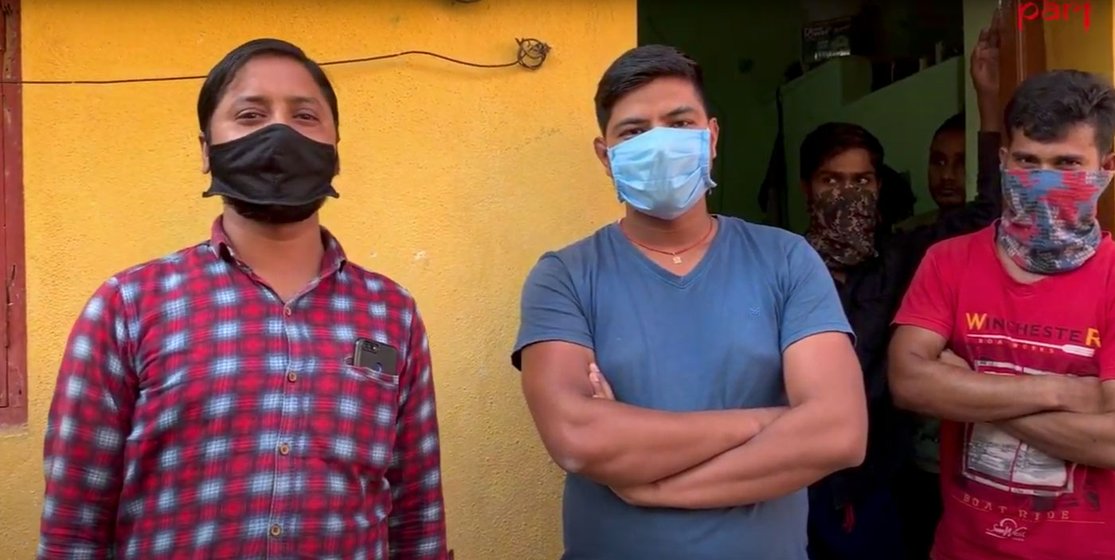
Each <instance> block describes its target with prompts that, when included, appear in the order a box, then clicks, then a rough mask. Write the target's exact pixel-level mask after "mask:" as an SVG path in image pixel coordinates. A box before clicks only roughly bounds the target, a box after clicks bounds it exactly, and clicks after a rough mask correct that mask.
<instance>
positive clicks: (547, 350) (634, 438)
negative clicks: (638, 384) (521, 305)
mask: <svg viewBox="0 0 1115 560" xmlns="http://www.w3.org/2000/svg"><path fill="white" fill-rule="evenodd" d="M592 361H593V355H592V351H591V350H589V349H588V348H585V347H583V346H578V345H576V344H571V343H567V342H539V343H536V344H531V345H529V346H527V347H526V348H524V349H523V351H522V370H523V374H522V385H523V394H524V395H525V396H526V401H527V406H528V407H529V408H530V412H531V415H532V416H533V417H534V423H535V425H536V426H537V428H538V432H539V435H540V436H541V437H542V442H543V444H544V445H545V446H546V450H547V451H548V452H549V453H550V456H551V457H553V459H554V461H555V462H556V463H557V464H558V465H559V466H560V467H561V468H562V469H564V470H566V471H568V472H571V473H576V474H580V475H582V476H585V477H588V478H590V479H593V480H595V481H597V482H599V483H601V484H606V485H609V486H617V487H625V486H632V485H639V484H646V483H649V482H653V481H655V480H659V479H662V478H665V477H668V476H671V475H674V474H677V473H679V472H681V471H684V470H686V469H688V468H690V467H693V466H694V465H697V464H699V463H702V462H704V461H707V460H708V459H710V458H712V457H714V456H716V455H718V454H720V453H723V452H724V451H726V450H728V449H731V448H733V447H736V446H738V445H740V444H742V443H744V442H746V441H748V440H749V439H750V438H751V437H753V436H754V435H755V434H757V433H758V432H759V430H761V429H762V426H763V425H765V424H766V423H767V422H769V419H770V418H772V417H773V416H775V415H777V411H776V410H773V409H752V410H715V411H703V412H688V413H675V412H663V411H658V410H651V409H646V408H640V407H636V406H631V405H627V404H623V403H621V402H616V401H612V400H609V399H600V398H593V387H592V383H591V382H590V381H589V366H590V365H591V363H592Z"/></svg>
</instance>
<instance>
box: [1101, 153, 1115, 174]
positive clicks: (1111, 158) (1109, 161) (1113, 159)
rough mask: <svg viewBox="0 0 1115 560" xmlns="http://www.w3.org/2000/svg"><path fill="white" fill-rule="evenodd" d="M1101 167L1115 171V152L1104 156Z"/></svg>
mask: <svg viewBox="0 0 1115 560" xmlns="http://www.w3.org/2000/svg"><path fill="white" fill-rule="evenodd" d="M1100 168H1101V169H1103V170H1104V171H1115V152H1112V153H1109V154H1107V155H1106V156H1104V158H1103V160H1102V161H1101V162H1100Z"/></svg>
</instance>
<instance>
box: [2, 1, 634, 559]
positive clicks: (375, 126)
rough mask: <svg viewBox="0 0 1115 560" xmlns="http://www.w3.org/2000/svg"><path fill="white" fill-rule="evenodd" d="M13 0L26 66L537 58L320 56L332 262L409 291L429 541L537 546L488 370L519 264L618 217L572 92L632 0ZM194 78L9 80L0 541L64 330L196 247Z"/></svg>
mask: <svg viewBox="0 0 1115 560" xmlns="http://www.w3.org/2000/svg"><path fill="white" fill-rule="evenodd" d="M312 4H313V3H310V2H301V1H295V0H274V1H272V2H258V1H255V2H252V1H242V0H236V1H224V2H217V1H215V0H210V1H207V2H201V3H200V4H199V3H197V2H194V3H184V2H179V1H174V0H146V1H145V2H88V1H80V0H35V1H26V0H25V1H24V2H23V49H24V51H23V65H24V66H23V70H24V78H25V79H48V80H49V79H89V78H93V79H99V78H127V77H136V76H160V75H176V74H204V73H205V72H207V71H208V69H209V68H210V66H212V65H213V64H214V63H215V62H216V61H217V60H218V59H219V58H220V57H221V56H222V55H223V54H224V53H225V52H227V51H228V50H229V49H231V48H233V47H235V46H236V45H238V44H240V43H241V42H243V41H245V40H248V39H251V38H255V37H259V36H274V37H279V38H284V39H287V40H290V41H292V42H294V43H296V44H298V45H300V46H302V47H303V48H304V49H306V50H307V52H308V53H310V55H311V56H313V57H314V58H316V59H318V60H328V59H339V58H349V57H358V56H365V55H373V54H382V53H388V52H394V51H399V50H407V49H426V50H433V51H437V52H439V53H444V54H447V55H450V56H455V57H458V58H463V59H467V60H473V61H480V62H503V61H508V60H511V59H512V58H513V57H514V55H515V43H514V40H513V39H514V38H515V37H537V38H539V39H543V40H545V41H547V42H549V43H550V44H551V45H552V46H553V48H554V50H553V53H552V55H551V57H550V59H549V60H548V61H547V62H546V64H545V66H544V67H543V68H542V69H541V70H539V71H537V72H529V71H526V70H523V69H518V68H512V69H504V70H477V69H470V68H463V67H460V66H453V65H449V64H446V63H443V62H439V61H434V60H430V59H419V58H409V59H402V60H393V61H386V62H375V63H369V64H361V65H353V66H342V67H332V68H329V69H327V70H328V72H329V74H330V76H331V77H332V79H333V80H334V84H335V86H336V88H337V91H338V95H339V97H340V103H341V108H340V109H341V137H342V141H341V161H342V169H343V171H342V175H341V177H340V178H339V180H338V182H337V186H338V190H339V191H340V192H341V193H342V198H341V199H339V200H337V201H332V202H330V203H329V204H327V206H326V209H325V210H324V219H325V222H326V224H327V225H328V226H329V227H330V228H331V229H332V230H333V231H334V232H335V233H336V234H337V235H338V236H339V237H340V239H341V240H342V242H343V243H344V244H345V247H346V249H347V251H348V253H349V256H350V257H351V258H352V259H353V260H355V261H358V262H360V263H361V264H363V265H365V266H367V267H370V268H373V269H376V270H379V271H382V272H384V273H386V274H388V275H389V276H392V277H393V278H395V279H396V280H398V281H399V282H401V283H402V284H404V285H405V286H407V287H409V288H410V289H411V291H412V292H414V294H415V296H416V297H417V299H418V302H419V306H420V308H421V309H422V310H423V313H424V315H425V318H426V321H427V324H428V327H429V330H430V337H431V341H432V345H433V356H434V363H435V376H436V378H437V389H438V392H439V394H438V397H439V403H438V405H439V407H438V408H439V413H440V414H439V416H440V418H441V422H442V443H443V449H444V469H445V472H444V481H445V489H446V499H447V502H448V517H449V533H450V535H449V536H450V545H451V546H452V547H453V548H455V549H456V550H457V557H458V558H460V559H462V560H499V559H515V560H518V559H533V558H554V557H556V555H557V554H558V553H559V549H560V535H559V529H560V517H559V502H560V485H559V481H560V476H559V472H558V471H557V469H556V468H555V467H553V466H552V465H551V464H550V462H549V461H548V458H547V457H546V455H545V453H544V451H543V449H542V447H541V446H540V445H539V443H538V439H537V437H536V435H535V432H534V429H533V427H532V425H531V422H530V418H529V416H528V414H527V412H526V409H525V407H524V405H523V404H522V398H521V396H520V394H519V389H518V379H517V377H516V374H515V373H514V370H512V369H511V367H510V366H509V363H508V357H507V353H508V350H509V347H510V345H511V344H512V342H513V338H514V335H515V329H516V326H517V320H518V296H519V289H520V287H521V283H522V280H523V278H524V276H525V274H526V272H527V270H528V269H529V267H530V266H531V265H532V264H533V263H534V261H535V260H536V259H537V257H538V256H539V255H540V254H541V252H542V251H544V250H545V249H548V248H554V247H557V246H561V245H563V244H565V243H567V242H570V241H572V240H574V239H577V238H579V237H581V236H583V235H586V234H588V233H589V232H590V231H592V230H593V229H594V228H595V227H597V226H599V225H601V224H603V223H605V222H606V221H608V220H610V219H614V218H615V217H616V216H618V215H619V213H620V207H619V205H618V204H617V203H616V201H615V197H614V194H613V191H611V190H610V186H609V184H608V182H607V180H606V178H605V177H604V175H603V173H602V172H601V169H600V166H599V163H598V162H597V161H596V160H595V158H594V156H593V154H592V150H591V140H592V138H593V136H594V135H595V133H596V130H595V124H594V117H593V112H592V95H593V92H594V89H595V85H596V81H597V80H598V79H599V76H600V73H601V72H602V71H603V70H604V68H605V67H606V66H607V64H608V63H609V62H610V61H611V60H612V59H613V58H614V57H615V56H617V55H618V54H620V53H621V52H623V51H624V50H626V49H627V48H629V47H631V46H633V45H634V44H635V37H636V34H635V1H634V0H607V1H601V0H567V1H564V2H529V3H528V2H507V1H496V0H491V1H489V0H481V1H480V2H477V3H471V4H457V3H453V2H452V1H451V0H395V1H393V2H359V1H356V0H345V1H336V2H328V3H325V4H323V6H328V7H321V8H315V7H312ZM199 86H200V82H197V81H193V82H179V83H157V84H134V85H111V86H33V85H30V86H26V87H25V89H24V127H25V130H24V142H25V144H24V154H25V164H24V165H25V170H26V171H25V184H26V199H27V200H26V221H27V255H28V262H27V267H28V268H27V282H28V298H27V301H28V315H29V317H30V327H29V368H28V369H29V372H30V373H29V375H30V381H29V397H30V403H31V411H30V423H29V426H28V428H27V429H26V430H24V431H16V432H8V433H3V434H0V465H2V467H0V558H5V559H8V558H28V557H30V556H31V555H32V554H33V551H34V548H35V543H36V539H37V532H38V519H39V510H40V504H41V489H42V478H41V467H40V465H41V462H40V461H41V457H40V455H41V442H42V433H43V426H44V421H45V416H46V412H47V407H48V405H49V402H50V395H51V392H52V390H53V385H54V378H55V375H56V370H57V367H58V362H59V356H60V354H61V352H62V348H63V344H64V340H65V336H66V334H67V332H68V330H69V328H70V325H71V324H72V321H73V319H74V317H75V316H76V315H77V313H78V312H79V310H80V308H81V306H82V305H83V303H84V301H85V299H86V298H87V297H88V296H89V295H90V294H91V293H92V291H93V290H94V289H95V288H96V286H97V285H98V284H99V283H100V282H101V281H103V280H104V279H105V278H106V277H108V276H109V275H111V274H113V273H114V272H116V271H118V270H119V269H121V268H124V267H126V266H128V265H131V264H134V263H137V262H140V261H144V260H147V259H151V258H154V257H157V256H160V255H163V254H165V253H168V252H171V251H173V250H176V249H178V248H180V247H183V246H186V245H188V244H192V243H194V242H196V241H199V240H202V239H204V238H205V236H206V235H207V234H208V226H209V223H210V221H211V220H212V219H213V217H214V215H215V214H216V213H217V212H218V211H219V202H217V201H215V200H212V199H207V200H202V199H201V197H200V196H199V195H200V193H201V192H202V190H204V188H205V187H206V179H205V178H204V177H203V176H202V175H200V173H199V165H200V163H199V158H198V146H197V140H196V136H197V123H196V116H195V115H196V113H195V102H196V97H197V91H198V88H199Z"/></svg>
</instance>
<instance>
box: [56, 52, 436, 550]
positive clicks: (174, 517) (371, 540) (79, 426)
mask: <svg viewBox="0 0 1115 560" xmlns="http://www.w3.org/2000/svg"><path fill="white" fill-rule="evenodd" d="M197 109H198V120H199V125H200V129H201V148H202V161H203V167H204V169H205V171H207V172H208V173H210V174H211V175H212V186H211V187H210V188H209V190H208V191H207V192H206V193H205V195H206V196H217V195H219V196H221V197H222V199H223V200H224V212H223V214H222V215H221V216H220V217H218V218H217V219H216V221H214V222H213V227H212V234H211V237H210V239H209V240H208V241H205V242H203V243H200V244H198V245H195V246H193V247H190V248H187V249H183V250H181V251H179V252H177V253H174V254H172V255H170V256H168V257H165V258H162V259H159V260H156V261H152V262H148V263H146V264H142V265H139V266H136V267H134V268H131V269H129V270H127V271H124V272H121V273H119V274H117V275H115V276H113V277H112V278H111V279H109V280H108V281H107V282H105V283H104V284H103V285H102V286H101V287H100V289H98V290H97V292H96V293H95V294H94V295H93V297H92V298H91V299H90V300H89V303H88V304H87V305H86V307H85V310H84V311H83V312H82V313H81V316H80V317H79V318H78V320H77V324H76V325H75V326H74V328H73V331H72V334H71V335H70V340H69V344H68V346H67V348H66V354H65V357H64V358H63V361H62V368H61V371H60V373H59V376H58V384H57V388H56V390H55V394H54V401H53V403H52V404H51V409H50V417H49V420H48V424H47V432H46V444H45V471H46V499H45V503H44V504H43V515H42V529H41V540H40V544H39V557H40V558H42V559H44V560H46V559H51V560H54V559H60V558H61V559H73V560H76V559H79V558H81V559H96V560H99V559H106V558H121V559H124V558H160V557H162V558H165V557H171V556H173V557H189V558H264V557H269V558H393V559H399V560H415V559H431V560H445V559H446V558H447V556H448V553H447V552H446V545H445V514H444V507H443V505H442V497H441V476H440V458H439V451H438V425H437V416H436V413H435V406H434V386H433V379H432V378H431V373H430V356H429V347H428V344H427V341H426V331H425V328H424V327H423V324H422V320H421V319H420V318H419V315H418V311H417V309H416V307H415V303H414V300H413V299H412V298H411V297H410V295H409V294H407V292H406V291H404V290H403V288H401V287H400V286H399V285H398V284H395V283H394V282H392V281H391V280H390V279H388V278H386V277H384V276H382V275H380V274H377V273H374V272H370V271H367V270H364V269H362V268H360V267H359V266H357V265H356V264H355V263H352V262H350V261H349V260H348V259H347V258H346V257H345V254H344V252H343V251H342V250H341V246H340V244H339V243H338V242H337V240H336V239H335V238H334V237H333V236H332V235H330V234H329V232H328V231H326V230H325V229H324V228H322V227H321V226H320V224H319V221H318V209H320V208H321V206H322V204H323V203H324V202H325V199H326V197H329V196H334V197H335V196H337V193H336V191H335V190H334V189H333V187H332V185H331V183H332V179H333V177H334V176H335V175H336V173H337V170H338V158H337V141H338V134H337V122H338V111H337V96H336V94H335V93H334V91H333V86H332V85H331V84H330V83H329V79H328V78H327V77H326V75H325V73H324V72H323V71H322V70H321V68H320V67H319V66H318V65H317V64H316V63H314V62H313V61H312V60H310V59H309V58H307V57H306V55H305V54H304V53H303V52H302V51H301V50H300V49H299V48H298V47H295V46H294V45H291V44H290V43H286V42H284V41H279V40H274V39H261V40H256V41H251V42H249V43H246V44H244V45H242V46H240V47H238V48H236V49H235V50H233V51H232V52H230V53H229V54H228V55H226V56H225V58H224V59H223V60H221V62H219V63H218V64H217V65H216V66H215V67H214V68H213V69H212V70H211V71H210V73H209V76H208V78H207V79H206V80H205V83H204V85H202V88H201V94H200V96H199V97H198V107H197Z"/></svg>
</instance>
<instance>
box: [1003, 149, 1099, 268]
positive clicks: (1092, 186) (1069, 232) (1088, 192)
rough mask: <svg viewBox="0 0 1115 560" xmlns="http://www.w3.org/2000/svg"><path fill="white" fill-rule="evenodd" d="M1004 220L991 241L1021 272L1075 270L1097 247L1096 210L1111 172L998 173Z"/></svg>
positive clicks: (1036, 171) (1014, 171) (1012, 170)
mask: <svg viewBox="0 0 1115 560" xmlns="http://www.w3.org/2000/svg"><path fill="white" fill-rule="evenodd" d="M1002 175H1003V218H1002V220H1000V221H999V226H998V228H997V232H996V240H997V243H998V245H999V247H1000V248H1001V249H1002V250H1003V251H1004V252H1005V253H1006V255H1007V256H1008V257H1010V259H1011V260H1012V261H1014V263H1015V264H1017V265H1018V266H1019V267H1021V268H1022V269H1023V270H1026V271H1028V272H1033V273H1036V274H1056V273H1059V272H1068V271H1071V270H1075V269H1077V268H1079V267H1080V266H1081V265H1083V264H1084V263H1085V262H1087V261H1088V259H1089V258H1091V257H1092V255H1094V254H1095V252H1096V247H1098V246H1099V242H1100V237H1101V232H1100V225H1099V221H1098V220H1096V205H1097V203H1098V201H1099V198H1100V195H1101V194H1103V191H1104V189H1106V188H1107V185H1108V183H1110V182H1111V177H1112V175H1115V173H1112V172H1111V171H1060V170H1056V169H1011V170H1003V172H1002Z"/></svg>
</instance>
